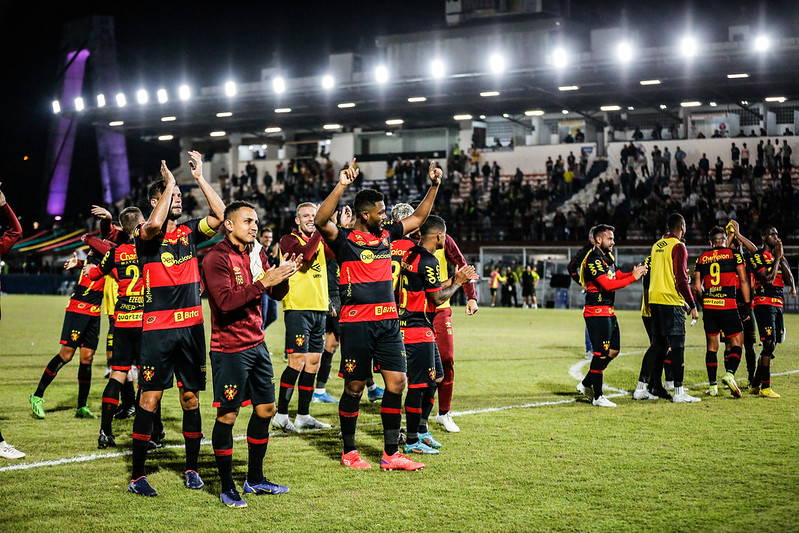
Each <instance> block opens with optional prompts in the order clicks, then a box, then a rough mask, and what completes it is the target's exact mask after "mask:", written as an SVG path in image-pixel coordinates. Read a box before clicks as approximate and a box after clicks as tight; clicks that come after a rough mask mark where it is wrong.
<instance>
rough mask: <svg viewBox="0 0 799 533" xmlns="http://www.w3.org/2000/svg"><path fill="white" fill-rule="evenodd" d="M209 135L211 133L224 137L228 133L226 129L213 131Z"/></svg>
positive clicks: (213, 135) (211, 134) (212, 135)
mask: <svg viewBox="0 0 799 533" xmlns="http://www.w3.org/2000/svg"><path fill="white" fill-rule="evenodd" d="M208 135H210V136H211V137H224V136H225V135H227V133H226V132H224V131H212V132H211V133H209V134H208Z"/></svg>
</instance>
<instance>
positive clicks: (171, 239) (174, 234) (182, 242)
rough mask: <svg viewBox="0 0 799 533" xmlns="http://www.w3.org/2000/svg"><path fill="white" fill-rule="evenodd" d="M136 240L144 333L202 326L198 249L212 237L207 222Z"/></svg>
mask: <svg viewBox="0 0 799 533" xmlns="http://www.w3.org/2000/svg"><path fill="white" fill-rule="evenodd" d="M140 230H141V226H139V227H138V228H136V232H135V233H134V239H135V242H136V253H137V255H138V257H139V264H140V265H141V267H142V271H143V274H144V314H143V321H144V322H143V324H142V329H143V330H144V331H150V330H156V329H172V328H183V327H188V326H194V325H197V324H202V323H203V313H202V304H201V302H200V269H199V265H198V263H197V245H198V244H199V243H201V242H204V241H207V240H208V239H210V238H211V237H213V236H214V235H215V234H216V232H215V231H214V230H213V229H211V227H210V226H209V225H208V222H207V220H206V219H205V218H201V219H195V220H189V221H188V222H184V223H182V224H178V225H177V227H176V228H175V229H174V230H173V231H171V232H169V233H159V234H158V235H157V236H156V237H154V238H153V239H151V240H149V241H146V240H144V239H142V238H141V235H140Z"/></svg>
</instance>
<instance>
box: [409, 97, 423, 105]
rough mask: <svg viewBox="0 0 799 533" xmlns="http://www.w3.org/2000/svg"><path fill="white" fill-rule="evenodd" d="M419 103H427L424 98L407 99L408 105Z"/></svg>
mask: <svg viewBox="0 0 799 533" xmlns="http://www.w3.org/2000/svg"><path fill="white" fill-rule="evenodd" d="M419 102H427V97H426V96H411V97H410V98H408V103H410V104H418V103H419Z"/></svg>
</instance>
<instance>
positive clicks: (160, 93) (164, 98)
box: [155, 89, 169, 104]
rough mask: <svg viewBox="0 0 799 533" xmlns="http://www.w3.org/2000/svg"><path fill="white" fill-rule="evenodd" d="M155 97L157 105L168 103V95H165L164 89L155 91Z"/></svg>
mask: <svg viewBox="0 0 799 533" xmlns="http://www.w3.org/2000/svg"><path fill="white" fill-rule="evenodd" d="M155 97H156V98H157V99H158V103H159V104H165V103H167V102H168V101H169V94H167V92H166V89H158V90H157V91H155Z"/></svg>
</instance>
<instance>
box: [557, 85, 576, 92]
mask: <svg viewBox="0 0 799 533" xmlns="http://www.w3.org/2000/svg"><path fill="white" fill-rule="evenodd" d="M579 88H580V87H579V86H578V85H561V86H560V87H558V90H559V91H576V90H577V89H579Z"/></svg>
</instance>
